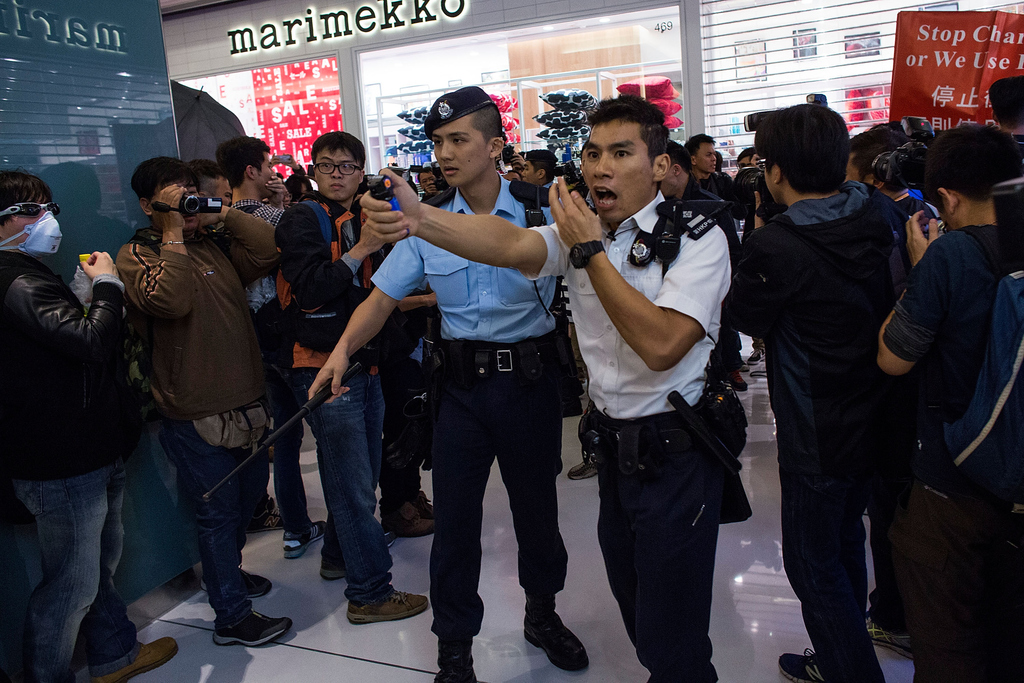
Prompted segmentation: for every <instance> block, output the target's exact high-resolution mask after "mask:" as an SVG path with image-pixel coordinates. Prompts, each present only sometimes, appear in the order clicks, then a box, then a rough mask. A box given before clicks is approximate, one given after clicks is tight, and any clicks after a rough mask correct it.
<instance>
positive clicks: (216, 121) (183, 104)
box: [171, 81, 245, 161]
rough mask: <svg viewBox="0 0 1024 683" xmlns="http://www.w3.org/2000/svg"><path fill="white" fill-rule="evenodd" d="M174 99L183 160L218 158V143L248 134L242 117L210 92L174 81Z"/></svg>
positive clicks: (180, 154)
mask: <svg viewBox="0 0 1024 683" xmlns="http://www.w3.org/2000/svg"><path fill="white" fill-rule="evenodd" d="M171 98H172V100H173V102H174V120H175V122H176V124H177V127H178V152H179V156H180V158H181V160H182V161H191V160H192V159H215V158H216V152H217V145H219V144H220V143H222V142H224V141H225V140H230V139H231V138H237V137H238V136H240V135H245V130H244V129H243V128H242V122H241V121H239V120H238V117H237V116H235V115H234V114H232V113H231V111H230V110H228V109H227V108H226V107H224V105H222V104H221V103H220V102H218V101H217V100H215V99H213V98H212V97H211V96H210V94H209V93H207V92H203V91H202V90H195V89H193V88H190V87H188V86H187V85H182V84H181V83H178V82H177V81H171Z"/></svg>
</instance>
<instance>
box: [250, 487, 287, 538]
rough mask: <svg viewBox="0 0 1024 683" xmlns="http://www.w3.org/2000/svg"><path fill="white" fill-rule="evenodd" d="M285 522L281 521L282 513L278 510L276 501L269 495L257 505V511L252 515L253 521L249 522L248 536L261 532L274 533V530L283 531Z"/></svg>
mask: <svg viewBox="0 0 1024 683" xmlns="http://www.w3.org/2000/svg"><path fill="white" fill-rule="evenodd" d="M283 528H284V522H283V521H282V520H281V512H280V511H279V510H278V509H277V504H276V503H275V502H274V499H273V498H271V497H270V496H268V495H265V494H264V496H263V499H262V500H260V502H259V503H258V504H257V505H256V511H255V512H253V514H252V519H250V520H249V525H248V526H247V527H246V528H245V532H246V533H247V534H254V533H257V532H259V531H273V530H274V529H283Z"/></svg>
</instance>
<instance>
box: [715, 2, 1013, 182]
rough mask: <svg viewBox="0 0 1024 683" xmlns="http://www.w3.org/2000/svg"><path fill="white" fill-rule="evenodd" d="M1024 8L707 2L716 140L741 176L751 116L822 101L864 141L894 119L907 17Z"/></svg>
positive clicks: (998, 4)
mask: <svg viewBox="0 0 1024 683" xmlns="http://www.w3.org/2000/svg"><path fill="white" fill-rule="evenodd" d="M1022 8H1024V4H1020V3H1017V4H1011V5H1008V4H1007V3H1005V2H992V0H954V1H952V2H921V1H920V0H919V1H918V2H914V1H913V0H774V1H773V0H768V1H767V2H766V1H765V0H701V14H702V17H703V20H702V22H701V24H702V27H703V28H702V38H703V46H702V47H703V55H704V82H705V103H706V108H705V125H706V127H707V131H708V134H709V135H711V136H712V137H714V138H715V139H716V141H717V142H718V143H719V146H720V149H721V151H722V154H723V156H724V157H725V165H726V167H734V165H735V157H736V154H737V153H738V152H740V151H741V150H742V149H743V148H745V147H749V146H751V145H753V144H754V135H753V133H747V132H745V131H744V129H743V117H744V115H746V114H749V113H751V112H755V111H762V110H768V109H777V108H781V107H788V106H792V105H795V104H801V103H803V102H805V101H806V98H807V95H809V94H813V93H821V94H824V95H825V96H826V97H827V98H828V104H829V106H830V107H832V108H833V109H834V110H836V111H837V112H839V113H840V114H842V115H843V117H844V118H845V119H846V122H847V124H848V126H849V128H850V132H851V134H857V133H860V132H862V131H864V130H867V129H868V128H870V127H871V126H873V125H875V124H877V123H881V122H885V121H888V120H889V98H890V94H891V82H892V59H893V50H894V47H895V32H896V15H897V14H899V13H900V12H901V11H917V10H924V11H931V12H942V11H953V12H955V11H970V10H992V9H1002V10H1004V11H1009V12H1020V11H1021V9H1022Z"/></svg>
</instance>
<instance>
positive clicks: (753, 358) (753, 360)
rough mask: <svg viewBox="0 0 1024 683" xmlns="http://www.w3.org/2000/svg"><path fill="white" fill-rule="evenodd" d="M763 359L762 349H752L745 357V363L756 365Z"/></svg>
mask: <svg viewBox="0 0 1024 683" xmlns="http://www.w3.org/2000/svg"><path fill="white" fill-rule="evenodd" d="M763 360H764V349H754V352H753V353H752V354H750V356H749V357H748V358H747V365H757V364H758V363H760V362H761V361H763Z"/></svg>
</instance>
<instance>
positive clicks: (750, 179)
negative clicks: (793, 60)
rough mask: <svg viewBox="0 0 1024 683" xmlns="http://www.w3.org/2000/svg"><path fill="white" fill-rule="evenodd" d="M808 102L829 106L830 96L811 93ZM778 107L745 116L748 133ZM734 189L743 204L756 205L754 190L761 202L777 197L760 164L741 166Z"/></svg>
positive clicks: (744, 124) (752, 131)
mask: <svg viewBox="0 0 1024 683" xmlns="http://www.w3.org/2000/svg"><path fill="white" fill-rule="evenodd" d="M807 104H816V105H818V106H819V107H827V106H828V98H827V97H826V96H825V95H823V94H821V93H811V94H810V95H808V96H807ZM776 111H778V109H770V110H766V111H755V112H754V113H752V114H747V115H746V116H744V117H743V129H744V130H745V131H747V132H748V133H755V132H757V127H758V126H759V125H761V123H762V122H764V120H765V119H766V118H768V116H769V115H770V114H774V113H775V112H776ZM733 191H734V192H735V193H736V199H738V200H739V201H740V203H742V204H747V205H749V206H756V204H757V198H756V197H755V196H754V192H757V193H759V194H760V195H761V203H762V204H768V203H775V199H774V198H773V197H772V193H771V192H770V191H769V190H768V184H767V183H766V182H765V179H764V169H762V168H760V167H758V166H750V167H748V168H741V169H740V170H739V172H738V173H736V177H735V178H734V179H733Z"/></svg>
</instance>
